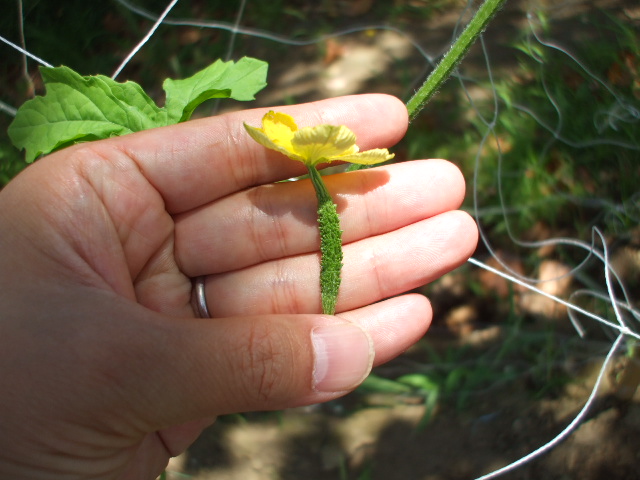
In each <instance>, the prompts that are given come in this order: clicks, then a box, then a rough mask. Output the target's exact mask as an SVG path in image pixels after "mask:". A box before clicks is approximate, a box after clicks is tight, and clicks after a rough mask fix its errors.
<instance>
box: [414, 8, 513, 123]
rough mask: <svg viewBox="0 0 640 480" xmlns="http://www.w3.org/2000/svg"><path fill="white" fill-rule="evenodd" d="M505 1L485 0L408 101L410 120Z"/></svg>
mask: <svg viewBox="0 0 640 480" xmlns="http://www.w3.org/2000/svg"><path fill="white" fill-rule="evenodd" d="M505 1H506V0H485V1H484V3H483V4H482V5H481V6H480V8H479V9H478V11H477V12H476V14H475V15H474V17H473V18H472V19H471V21H470V22H469V24H468V25H467V27H466V28H465V29H464V30H463V32H462V33H461V34H460V36H459V37H458V39H457V40H456V41H455V42H454V44H453V45H452V46H451V49H450V50H449V51H448V52H447V54H446V55H445V56H444V57H443V58H442V60H441V61H440V63H438V65H437V66H436V68H435V69H434V70H433V71H432V72H431V74H430V75H429V76H428V77H427V79H426V80H425V82H424V83H423V84H422V86H421V87H420V89H419V90H418V91H417V92H416V93H415V94H414V95H413V97H411V99H410V100H409V101H408V102H407V110H408V111H409V120H410V121H412V120H413V119H414V118H416V116H417V115H418V113H419V112H420V110H422V109H423V108H424V106H425V105H426V104H427V102H428V101H429V100H431V97H433V95H434V94H435V93H436V92H437V91H438V89H439V88H440V87H441V86H442V84H443V83H444V82H445V81H447V79H448V78H449V76H450V75H451V72H453V70H454V69H455V68H456V66H457V65H458V63H460V61H461V60H462V59H463V58H464V56H465V55H466V53H467V51H468V50H469V48H470V47H471V45H473V43H474V42H475V41H476V39H477V38H478V36H479V35H480V34H481V33H482V32H483V31H484V29H485V28H486V27H487V24H488V23H489V21H490V20H491V18H493V16H494V15H495V13H496V12H497V11H498V9H499V8H500V7H501V6H502V4H503V3H504V2H505Z"/></svg>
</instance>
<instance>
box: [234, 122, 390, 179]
mask: <svg viewBox="0 0 640 480" xmlns="http://www.w3.org/2000/svg"><path fill="white" fill-rule="evenodd" d="M244 128H246V129H247V132H249V135H251V138H253V139H254V140H255V141H256V142H258V143H259V144H260V145H262V146H264V147H267V148H270V149H272V150H276V151H278V152H280V153H284V154H285V155H286V156H287V157H289V158H290V159H292V160H297V161H299V162H302V163H304V164H305V165H306V166H307V167H315V166H316V165H318V164H319V163H328V162H335V161H342V162H349V163H357V164H360V165H374V164H376V163H381V162H384V161H386V160H390V159H392V158H393V157H394V155H393V154H390V153H389V151H388V150H387V149H386V148H376V149H373V150H367V151H364V152H361V151H360V149H359V148H358V146H357V145H356V136H355V134H354V133H353V132H352V131H351V130H349V129H348V128H347V127H345V126H344V125H317V126H315V127H303V128H298V125H296V122H295V120H294V119H293V118H292V117H291V116H289V115H287V114H285V113H278V112H274V111H270V112H268V113H267V114H266V115H265V116H264V117H263V118H262V128H256V127H252V126H251V125H247V124H246V123H245V124H244Z"/></svg>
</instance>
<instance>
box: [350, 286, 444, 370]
mask: <svg viewBox="0 0 640 480" xmlns="http://www.w3.org/2000/svg"><path fill="white" fill-rule="evenodd" d="M381 306H383V307H384V308H380V307H381ZM390 313H392V316H390V317H387V315H389V314H390ZM338 316H339V317H340V318H344V319H346V320H349V321H351V322H356V323H358V324H359V325H360V326H361V327H363V328H364V329H365V330H367V331H368V332H370V335H371V338H372V340H373V344H374V346H375V350H376V357H375V360H374V362H373V366H374V367H375V366H377V365H381V364H383V363H386V362H388V361H389V360H391V359H393V358H395V357H397V356H398V355H399V354H400V353H403V352H404V351H406V350H407V349H408V348H409V347H410V346H411V345H413V344H414V343H416V342H417V341H418V340H420V338H422V336H423V335H424V332H425V331H426V329H427V328H428V327H429V325H430V324H431V319H432V317H433V311H432V310H431V304H430V303H429V300H427V298H426V297H425V296H423V295H418V294H408V295H402V296H400V297H393V298H390V299H388V300H385V301H384V302H380V303H376V304H374V305H368V306H366V307H362V308H359V309H356V310H351V311H347V312H344V313H341V314H339V315H338ZM398 332H402V335H398Z"/></svg>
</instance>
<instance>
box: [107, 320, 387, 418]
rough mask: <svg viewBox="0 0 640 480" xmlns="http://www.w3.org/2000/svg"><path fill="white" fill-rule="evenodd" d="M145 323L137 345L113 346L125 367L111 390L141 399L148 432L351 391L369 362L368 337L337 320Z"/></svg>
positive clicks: (371, 353)
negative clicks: (126, 388) (118, 388)
mask: <svg viewBox="0 0 640 480" xmlns="http://www.w3.org/2000/svg"><path fill="white" fill-rule="evenodd" d="M148 321H151V323H153V324H154V325H153V327H152V328H145V329H144V330H145V332H144V333H143V334H141V335H136V336H135V341H136V342H137V343H141V344H138V345H136V346H126V345H123V344H122V343H120V344H119V345H115V346H114V348H117V349H121V348H124V349H125V350H124V351H121V352H120V353H119V354H118V356H119V358H121V359H122V358H128V359H129V360H127V368H126V369H117V371H118V372H120V375H125V376H126V377H127V378H126V379H120V380H118V381H117V382H116V384H118V385H129V386H130V387H131V388H132V389H134V391H133V392H129V393H128V394H126V396H127V397H128V398H132V394H133V396H134V397H138V398H140V400H141V401H139V402H136V405H139V406H140V408H139V409H138V411H137V412H135V414H136V415H137V416H138V419H137V420H138V421H139V420H140V419H146V423H147V424H148V426H149V429H150V431H153V430H158V429H160V428H164V427H167V426H169V425H174V424H177V423H182V422H186V421H189V420H193V419H196V418H203V417H212V416H215V415H221V414H226V413H232V412H242V411H254V410H273V409H281V408H287V407H292V406H296V405H303V404H311V403H317V402H323V401H327V400H330V399H333V398H336V397H339V396H341V395H343V394H345V393H347V392H348V391H350V390H352V389H354V388H355V387H357V386H358V385H359V384H360V383H361V382H362V381H363V380H364V379H365V378H366V376H367V375H368V374H369V372H370V370H371V367H372V364H373V360H374V347H373V341H372V339H371V337H370V335H369V334H368V333H367V331H365V330H364V329H363V328H362V327H361V326H360V325H358V324H357V323H352V322H349V321H347V320H343V319H340V318H338V317H331V316H324V315H269V316H255V317H240V318H222V319H180V320H176V319H175V318H163V319H162V320H160V321H158V320H157V319H156V320H153V319H150V320H148ZM143 323H145V322H143ZM150 327H151V326H150ZM141 352H143V353H141ZM132 354H133V358H132ZM149 405H153V408H151V409H150V408H149Z"/></svg>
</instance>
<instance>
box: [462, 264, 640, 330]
mask: <svg viewBox="0 0 640 480" xmlns="http://www.w3.org/2000/svg"><path fill="white" fill-rule="evenodd" d="M468 262H469V263H471V264H473V265H476V266H478V267H480V268H483V269H485V270H487V271H489V272H491V273H495V274H496V275H499V276H501V277H502V278H504V279H506V280H509V281H510V282H513V283H515V284H517V285H521V286H523V287H525V288H527V289H529V290H531V291H533V292H536V293H538V294H540V295H542V296H544V297H547V298H550V299H551V300H553V301H555V302H558V303H559V304H561V305H564V306H565V307H567V308H570V309H572V310H575V311H576V312H579V313H581V314H583V315H585V316H587V317H589V318H593V319H594V320H597V321H598V322H600V323H602V324H604V325H606V326H608V327H611V328H614V329H616V330H618V331H619V332H620V334H622V335H628V336H630V337H634V338H636V339H638V340H640V334H639V333H636V332H634V331H633V330H631V329H630V328H628V327H627V326H625V325H618V324H616V323H613V322H610V321H608V320H605V319H604V318H602V317H599V316H598V315H596V314H594V313H591V312H590V311H588V310H585V309H584V308H581V307H579V306H577V305H574V304H573V303H570V302H567V301H566V300H563V299H562V298H560V297H556V296H555V295H551V294H550V293H547V292H545V291H544V290H540V289H539V288H537V287H534V286H533V285H530V284H528V283H527V282H524V281H522V280H520V279H519V278H517V277H514V276H513V275H509V274H508V273H505V272H502V271H500V270H498V269H496V268H493V267H490V266H489V265H487V264H485V263H483V262H481V261H480V260H477V259H475V258H473V257H471V258H470V259H469V260H468ZM607 270H609V269H607ZM578 333H580V331H579V332H578ZM581 336H582V334H581Z"/></svg>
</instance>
